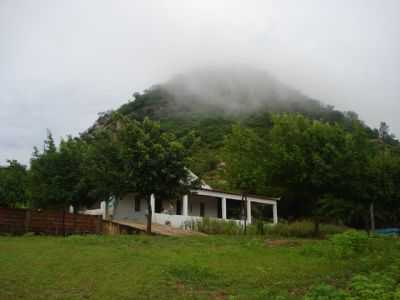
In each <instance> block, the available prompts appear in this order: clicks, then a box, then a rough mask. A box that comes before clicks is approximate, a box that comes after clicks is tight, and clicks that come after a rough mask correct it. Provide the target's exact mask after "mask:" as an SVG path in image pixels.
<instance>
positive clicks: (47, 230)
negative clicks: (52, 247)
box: [0, 207, 102, 235]
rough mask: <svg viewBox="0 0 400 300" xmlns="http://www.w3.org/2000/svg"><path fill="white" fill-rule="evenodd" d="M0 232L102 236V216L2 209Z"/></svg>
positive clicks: (0, 213) (0, 211) (0, 210)
mask: <svg viewBox="0 0 400 300" xmlns="http://www.w3.org/2000/svg"><path fill="white" fill-rule="evenodd" d="M0 232H3V233H12V234H23V233H26V232H34V233H44V234H52V235H68V234H101V233H102V219H101V216H91V215H81V214H70V213H67V212H63V211H61V212H60V211H52V210H29V209H14V208H1V207H0Z"/></svg>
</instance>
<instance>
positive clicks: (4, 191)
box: [0, 160, 29, 207]
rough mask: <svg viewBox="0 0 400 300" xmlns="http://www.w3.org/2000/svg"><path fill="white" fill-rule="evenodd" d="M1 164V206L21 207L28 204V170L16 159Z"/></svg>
mask: <svg viewBox="0 0 400 300" xmlns="http://www.w3.org/2000/svg"><path fill="white" fill-rule="evenodd" d="M7 163H8V165H7V166H0V206H4V207H21V206H26V205H27V204H28V197H29V195H28V191H27V178H28V175H27V170H26V167H25V166H24V165H22V164H20V163H19V162H18V161H16V160H8V161H7Z"/></svg>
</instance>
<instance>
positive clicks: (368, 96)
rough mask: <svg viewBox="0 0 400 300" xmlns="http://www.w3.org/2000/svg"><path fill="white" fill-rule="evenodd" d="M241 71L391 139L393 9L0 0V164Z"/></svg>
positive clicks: (357, 0) (396, 26) (399, 8)
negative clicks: (198, 79)
mask: <svg viewBox="0 0 400 300" xmlns="http://www.w3.org/2000/svg"><path fill="white" fill-rule="evenodd" d="M226 63H240V64H249V65H254V66H257V67H258V68H264V69H265V70H267V71H269V72H270V73H272V74H273V75H275V76H276V77H277V78H279V79H280V80H281V81H283V82H284V83H286V84H288V85H291V86H293V87H295V88H297V89H299V90H300V91H302V92H303V93H305V94H307V95H308V96H311V97H313V98H317V99H320V100H322V101H323V102H325V103H327V104H332V105H334V106H335V107H337V108H338V109H341V110H354V111H356V112H357V113H358V114H359V115H360V118H361V119H363V120H365V121H366V122H367V124H369V125H370V126H373V127H377V126H378V124H379V122H380V121H381V120H385V121H387V122H388V123H389V125H390V127H391V129H392V131H393V132H394V133H395V134H397V136H400V118H398V117H397V116H398V115H399V113H400V76H399V73H400V1H399V0H375V1H372V0H371V1H369V0H331V1H326V0H319V1H316V0H315V1H312V0H310V1H307V0H302V1H298V0H293V1H282V0H275V1H265V0H264V1H244V0H243V1H232V0H229V1H215V0H213V1H205V0H198V1H188V0H182V1H172V0H171V1H149V0H146V1H115V0H112V1H111V0H110V1H101V0H93V1H89V0H85V1H73V0H66V1H56V0H49V1H41V0H35V1H34V0H31V1H28V0H26V1H20V0H9V1H7V0H0V104H1V105H0V163H4V161H5V159H18V160H21V161H22V162H24V163H27V162H28V161H29V158H30V155H31V153H32V148H33V146H34V145H37V146H39V148H40V147H41V145H42V142H43V139H44V138H45V136H46V129H47V128H48V129H50V130H51V131H52V133H53V135H54V136H55V137H56V138H59V137H61V136H65V135H67V134H72V135H76V134H78V133H79V132H82V131H84V130H85V129H86V128H87V127H88V126H90V125H91V124H92V123H93V122H94V121H95V119H96V118H97V113H98V112H101V111H105V110H108V109H113V108H114V109H115V108H117V107H118V106H119V105H121V104H122V103H124V102H125V101H126V100H127V99H128V98H130V96H131V95H132V94H133V92H135V91H142V90H143V89H145V88H147V87H149V86H151V85H153V84H155V83H159V82H163V81H165V80H167V79H168V78H170V77H171V76H172V75H174V74H176V73H180V72H184V71H185V70H189V69H192V68H196V67H199V66H203V65H212V64H226Z"/></svg>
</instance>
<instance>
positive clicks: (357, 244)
mask: <svg viewBox="0 0 400 300" xmlns="http://www.w3.org/2000/svg"><path fill="white" fill-rule="evenodd" d="M368 239H369V237H368V235H367V234H366V233H365V232H361V231H357V230H348V231H346V232H343V233H340V234H335V235H333V236H332V237H331V238H330V241H331V242H332V244H333V246H334V249H335V252H336V254H337V255H338V256H351V255H354V254H360V253H364V252H365V251H366V250H367V248H368Z"/></svg>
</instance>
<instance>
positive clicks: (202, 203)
mask: <svg viewBox="0 0 400 300" xmlns="http://www.w3.org/2000/svg"><path fill="white" fill-rule="evenodd" d="M204 211H205V205H204V202H201V203H200V217H204Z"/></svg>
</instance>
